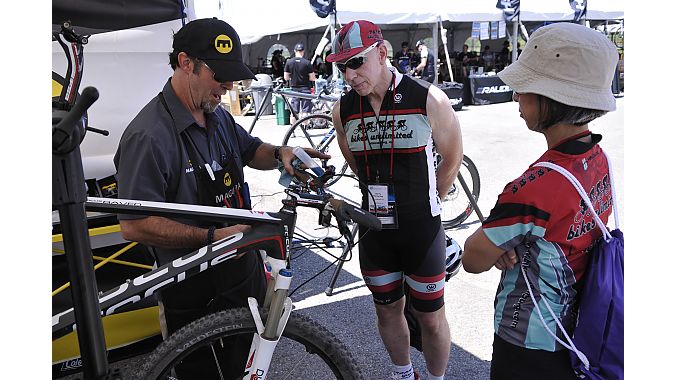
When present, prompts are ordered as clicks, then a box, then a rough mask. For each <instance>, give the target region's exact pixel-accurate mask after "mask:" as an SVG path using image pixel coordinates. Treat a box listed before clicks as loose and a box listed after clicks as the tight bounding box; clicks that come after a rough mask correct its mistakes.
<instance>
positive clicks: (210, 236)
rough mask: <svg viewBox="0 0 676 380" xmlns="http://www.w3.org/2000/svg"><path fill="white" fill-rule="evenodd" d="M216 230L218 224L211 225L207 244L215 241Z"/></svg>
mask: <svg viewBox="0 0 676 380" xmlns="http://www.w3.org/2000/svg"><path fill="white" fill-rule="evenodd" d="M215 231H216V226H211V227H209V232H207V245H209V244H211V243H213V242H214V232H215Z"/></svg>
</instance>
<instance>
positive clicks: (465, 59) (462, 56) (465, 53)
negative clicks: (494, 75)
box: [455, 44, 473, 78]
mask: <svg viewBox="0 0 676 380" xmlns="http://www.w3.org/2000/svg"><path fill="white" fill-rule="evenodd" d="M472 56H473V54H472V52H470V51H469V46H468V45H467V44H464V45H462V51H461V52H460V53H458V55H457V56H456V58H455V59H456V61H458V62H460V64H461V67H462V76H463V78H464V77H467V75H469V69H468V67H469V62H470V61H469V60H470V58H472Z"/></svg>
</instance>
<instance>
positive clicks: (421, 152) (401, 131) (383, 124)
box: [340, 72, 441, 218]
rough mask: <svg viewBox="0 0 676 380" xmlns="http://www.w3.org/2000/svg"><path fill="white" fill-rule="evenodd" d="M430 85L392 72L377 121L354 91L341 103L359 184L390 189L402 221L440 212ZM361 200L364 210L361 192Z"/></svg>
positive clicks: (363, 190)
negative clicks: (384, 185) (429, 106)
mask: <svg viewBox="0 0 676 380" xmlns="http://www.w3.org/2000/svg"><path fill="white" fill-rule="evenodd" d="M429 86H430V83H427V82H424V81H420V80H417V79H413V78H411V77H409V76H404V75H402V74H399V73H398V72H396V73H395V86H394V88H393V87H392V85H390V88H389V89H388V91H387V93H386V94H385V97H384V99H383V103H382V105H381V109H380V115H378V116H376V114H375V113H374V111H373V108H372V107H371V105H370V104H369V102H368V100H367V99H366V98H365V97H361V96H359V94H357V92H356V91H354V90H352V91H350V92H349V93H347V94H345V95H344V96H343V97H342V98H341V100H340V117H341V122H342V124H343V128H344V129H345V133H346V135H347V143H348V146H349V148H350V151H351V152H352V154H353V156H354V157H355V160H356V163H357V174H358V176H359V178H360V180H362V181H363V182H367V181H368V182H370V183H374V182H380V183H392V184H394V191H395V195H396V198H397V212H398V215H399V217H400V218H402V217H403V218H406V217H421V216H437V215H439V214H440V213H441V206H440V202H439V198H438V196H437V192H436V188H437V185H436V174H435V171H434V159H433V156H432V127H431V126H430V123H429V120H428V117H427V107H426V103H427V93H428V90H429ZM360 103H361V104H360ZM365 136H366V137H365ZM391 160H392V177H390V161H391ZM367 161H368V165H369V171H370V178H367V172H366V163H367ZM362 198H363V199H362V201H363V202H364V205H366V204H367V202H366V200H367V198H366V189H364V188H362Z"/></svg>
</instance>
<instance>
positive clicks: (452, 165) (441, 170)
mask: <svg viewBox="0 0 676 380" xmlns="http://www.w3.org/2000/svg"><path fill="white" fill-rule="evenodd" d="M461 164H462V160H460V161H457V162H450V160H442V161H441V163H440V164H439V167H438V168H437V192H438V193H439V198H441V199H442V200H443V199H444V198H445V197H446V195H447V194H448V191H449V190H450V189H451V186H452V185H453V181H455V179H456V178H457V176H458V171H459V170H460V165H461Z"/></svg>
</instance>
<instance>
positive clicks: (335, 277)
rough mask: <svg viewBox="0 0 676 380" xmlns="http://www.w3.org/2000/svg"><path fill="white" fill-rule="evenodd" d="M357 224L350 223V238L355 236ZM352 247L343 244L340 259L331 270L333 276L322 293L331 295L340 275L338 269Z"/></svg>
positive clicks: (340, 268) (341, 267) (340, 269)
mask: <svg viewBox="0 0 676 380" xmlns="http://www.w3.org/2000/svg"><path fill="white" fill-rule="evenodd" d="M358 226H359V225H358V224H357V223H354V224H353V225H352V231H350V233H351V234H352V239H354V237H355V236H357V228H358ZM351 249H352V247H351V245H350V244H345V245H344V246H343V253H342V254H341V255H340V260H338V264H337V265H336V269H335V270H334V271H333V276H331V281H329V286H328V287H327V288H326V290H325V291H324V293H326V295H327V296H332V295H333V289H334V288H335V286H336V281H338V276H339V275H340V271H342V270H343V263H345V259H346V258H347V254H348V253H349V252H350V250H351Z"/></svg>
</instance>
